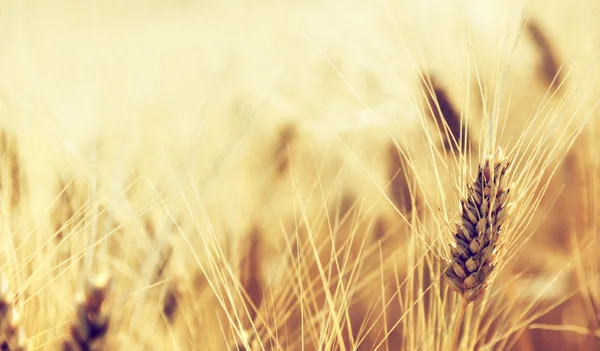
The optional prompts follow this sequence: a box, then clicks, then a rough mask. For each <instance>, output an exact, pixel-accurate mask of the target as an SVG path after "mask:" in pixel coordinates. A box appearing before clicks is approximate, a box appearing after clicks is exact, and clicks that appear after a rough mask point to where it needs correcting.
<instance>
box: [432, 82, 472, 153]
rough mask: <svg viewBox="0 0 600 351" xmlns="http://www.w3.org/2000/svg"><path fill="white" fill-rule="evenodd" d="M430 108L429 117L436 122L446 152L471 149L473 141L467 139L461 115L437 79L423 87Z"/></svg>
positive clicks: (465, 127)
mask: <svg viewBox="0 0 600 351" xmlns="http://www.w3.org/2000/svg"><path fill="white" fill-rule="evenodd" d="M423 91H424V92H425V95H426V98H427V103H428V105H429V108H430V113H429V116H430V117H431V118H432V119H433V121H434V122H435V124H436V126H437V128H438V129H439V131H440V133H441V137H442V139H443V147H444V150H446V151H449V152H457V151H459V150H463V151H464V149H465V147H466V150H469V149H470V146H471V145H470V144H471V140H470V139H469V138H468V137H467V133H466V131H467V126H466V125H465V124H464V123H463V121H462V120H461V116H460V113H459V112H457V110H456V108H455V107H454V106H453V105H452V102H451V100H450V96H448V94H447V93H446V90H444V88H443V87H442V86H441V84H440V83H439V82H438V81H437V80H436V79H435V77H430V80H429V82H425V86H424V87H423Z"/></svg>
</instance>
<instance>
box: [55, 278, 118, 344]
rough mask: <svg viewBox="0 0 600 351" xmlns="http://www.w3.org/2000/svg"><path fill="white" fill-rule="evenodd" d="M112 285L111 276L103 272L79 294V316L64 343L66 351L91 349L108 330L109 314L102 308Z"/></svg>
mask: <svg viewBox="0 0 600 351" xmlns="http://www.w3.org/2000/svg"><path fill="white" fill-rule="evenodd" d="M109 287H110V278H109V276H108V275H107V274H102V275H99V276H98V277H96V278H95V279H93V280H90V281H88V283H87V284H86V286H85V290H84V291H83V292H81V293H79V294H78V295H77V318H76V320H75V321H74V323H73V324H72V325H71V335H70V338H69V339H68V340H65V342H64V343H63V350H65V351H79V350H91V349H92V346H93V345H95V344H97V343H98V342H100V341H101V340H102V339H103V337H104V335H106V331H107V330H108V322H109V316H108V315H107V314H106V312H105V311H103V310H102V304H103V303H104V300H105V299H106V295H107V294H108V290H109Z"/></svg>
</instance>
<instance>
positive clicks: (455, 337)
mask: <svg viewBox="0 0 600 351" xmlns="http://www.w3.org/2000/svg"><path fill="white" fill-rule="evenodd" d="M468 305H469V303H468V302H467V301H465V300H463V302H462V303H461V304H460V309H459V310H458V316H456V324H455V325H454V335H453V336H452V344H451V346H450V350H451V351H457V350H458V337H459V335H460V329H461V327H462V323H463V319H464V317H465V311H466V310H467V306H468Z"/></svg>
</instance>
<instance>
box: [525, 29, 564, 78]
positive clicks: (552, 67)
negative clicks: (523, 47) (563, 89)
mask: <svg viewBox="0 0 600 351" xmlns="http://www.w3.org/2000/svg"><path fill="white" fill-rule="evenodd" d="M526 28H527V32H528V33H529V35H530V36H531V38H532V39H533V42H534V43H535V46H536V47H537V48H538V50H539V52H540V54H541V56H542V57H541V59H540V64H539V65H540V66H539V75H540V76H541V78H542V80H543V81H544V83H545V84H546V85H547V86H548V88H550V89H552V90H557V89H558V87H559V86H560V84H561V83H562V77H561V74H560V68H559V65H558V62H557V61H558V60H557V59H556V55H555V53H554V49H553V47H552V42H551V41H550V40H549V39H548V36H547V35H546V34H545V33H544V32H543V30H542V28H541V27H540V25H539V23H538V22H536V21H535V20H533V19H530V20H529V21H527V25H526Z"/></svg>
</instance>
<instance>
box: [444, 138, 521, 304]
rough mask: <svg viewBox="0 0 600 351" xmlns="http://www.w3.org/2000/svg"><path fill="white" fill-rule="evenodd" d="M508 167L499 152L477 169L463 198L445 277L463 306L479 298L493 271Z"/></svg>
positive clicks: (504, 206)
mask: <svg viewBox="0 0 600 351" xmlns="http://www.w3.org/2000/svg"><path fill="white" fill-rule="evenodd" d="M508 167H509V162H508V161H507V159H506V158H505V157H504V155H503V154H502V150H501V149H498V151H497V152H496V154H495V155H490V156H488V157H487V158H486V159H485V161H483V163H482V164H481V165H480V166H479V171H478V173H477V177H476V178H475V180H474V181H473V182H472V183H471V184H469V185H468V186H467V189H468V192H467V196H466V198H464V199H463V200H461V221H460V222H458V223H457V229H456V233H455V234H454V240H455V241H454V243H453V244H452V245H451V248H450V254H451V255H452V259H453V260H452V262H451V263H450V265H449V266H448V268H447V269H446V271H445V275H446V278H447V279H448V281H449V282H450V286H451V287H452V288H453V289H454V290H456V291H457V292H458V293H459V294H461V296H462V298H463V301H464V302H465V303H466V304H468V303H470V302H473V301H475V300H477V299H478V298H479V297H480V296H481V295H482V293H483V291H485V288H486V286H487V282H488V280H489V277H490V275H491V273H492V271H493V269H494V265H495V263H494V256H495V253H496V247H497V243H498V238H499V237H500V232H501V228H502V224H503V222H504V220H505V218H506V208H507V200H508V193H509V190H510V189H509V188H507V187H506V185H505V174H506V171H507V170H508Z"/></svg>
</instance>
